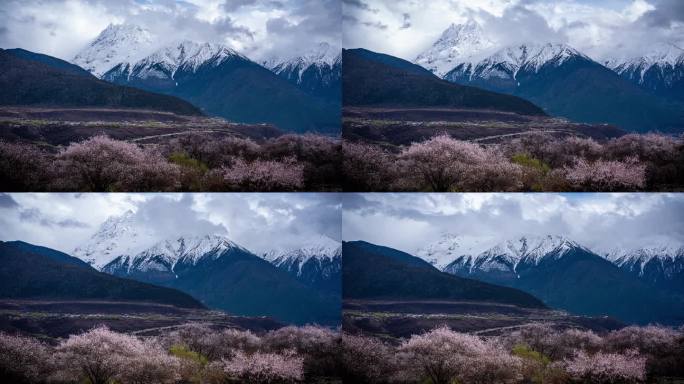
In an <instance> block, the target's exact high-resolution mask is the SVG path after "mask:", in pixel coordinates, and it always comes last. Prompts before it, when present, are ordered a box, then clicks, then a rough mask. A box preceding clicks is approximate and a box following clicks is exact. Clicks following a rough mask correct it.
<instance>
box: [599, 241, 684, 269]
mask: <svg viewBox="0 0 684 384" xmlns="http://www.w3.org/2000/svg"><path fill="white" fill-rule="evenodd" d="M602 255H603V256H604V257H605V258H606V259H607V260H608V261H611V262H613V263H614V264H615V265H617V266H618V267H620V266H622V265H623V264H625V263H635V262H636V263H639V264H641V265H642V267H643V265H645V264H646V263H648V262H649V261H651V260H652V259H661V260H665V259H669V260H674V259H677V258H684V245H683V244H676V243H671V244H662V245H657V246H646V247H643V248H636V249H635V248H613V249H611V250H609V251H606V252H602Z"/></svg>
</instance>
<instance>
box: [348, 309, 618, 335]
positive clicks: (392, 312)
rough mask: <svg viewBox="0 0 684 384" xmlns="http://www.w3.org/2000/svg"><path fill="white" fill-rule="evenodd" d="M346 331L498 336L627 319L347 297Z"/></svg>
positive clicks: (602, 326)
mask: <svg viewBox="0 0 684 384" xmlns="http://www.w3.org/2000/svg"><path fill="white" fill-rule="evenodd" d="M342 312H343V320H342V324H343V325H342V328H343V329H344V331H345V332H350V333H361V334H369V335H373V336H377V337H381V338H389V339H393V338H404V337H410V336H411V335H413V334H418V333H423V332H427V331H429V330H431V329H434V328H437V327H439V326H443V325H446V326H448V327H449V328H450V329H452V330H454V331H456V332H465V333H469V334H475V335H481V336H497V335H501V334H504V333H508V332H512V331H515V330H520V329H523V328H525V327H529V326H530V325H533V324H538V323H545V324H548V325H550V326H552V327H554V328H556V329H568V328H577V329H585V330H591V331H596V332H605V331H611V330H615V329H619V328H622V327H623V326H624V324H622V323H621V322H619V321H618V320H616V319H612V318H609V317H584V316H574V315H571V314H569V313H567V312H564V311H559V310H548V309H532V308H522V307H517V306H513V305H504V304H494V303H485V302H481V303H475V302H460V301H444V300H440V301H435V300H421V301H410V300H406V301H392V300H344V303H343V308H342Z"/></svg>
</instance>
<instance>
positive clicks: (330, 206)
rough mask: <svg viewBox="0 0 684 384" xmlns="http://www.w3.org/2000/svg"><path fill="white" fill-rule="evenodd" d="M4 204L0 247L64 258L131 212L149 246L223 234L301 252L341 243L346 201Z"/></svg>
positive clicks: (66, 198)
mask: <svg viewBox="0 0 684 384" xmlns="http://www.w3.org/2000/svg"><path fill="white" fill-rule="evenodd" d="M9 199H11V200H9ZM12 201H14V204H12V203H11V202H12ZM2 202H9V203H6V204H5V205H6V209H3V215H0V240H23V241H27V242H30V243H34V244H38V245H44V246H48V247H51V248H55V249H58V250H61V251H64V252H71V251H72V250H73V249H74V248H75V247H76V246H78V245H81V244H83V243H84V242H85V241H86V240H87V239H88V238H89V237H90V236H91V235H92V234H93V233H95V231H96V230H97V228H98V227H99V226H100V224H102V223H103V222H104V221H105V220H107V218H109V217H115V216H120V215H122V214H124V213H125V212H127V211H129V210H130V211H133V212H134V215H133V217H132V222H131V225H132V226H133V228H134V230H135V231H136V232H137V233H139V234H144V235H145V236H146V241H144V242H145V243H148V244H151V243H154V242H156V241H159V240H163V239H167V238H173V237H175V236H179V235H204V234H219V235H225V236H228V237H229V238H230V239H231V240H233V241H235V242H237V243H239V244H241V245H243V246H245V247H247V248H248V249H250V250H252V251H254V252H257V253H260V252H264V251H267V250H269V249H272V248H279V247H297V246H299V245H301V244H303V243H304V242H306V241H307V240H308V239H310V238H311V237H312V236H315V235H319V234H323V235H327V236H329V237H331V238H333V239H336V240H340V239H341V236H342V234H341V197H340V195H338V194H334V193H322V194H319V193H282V194H278V193H273V194H269V193H264V194H261V193H245V194H241V193H225V194H221V193H216V194H174V193H172V194H157V193H153V194H106V193H87V194H11V195H7V196H5V195H0V204H2Z"/></svg>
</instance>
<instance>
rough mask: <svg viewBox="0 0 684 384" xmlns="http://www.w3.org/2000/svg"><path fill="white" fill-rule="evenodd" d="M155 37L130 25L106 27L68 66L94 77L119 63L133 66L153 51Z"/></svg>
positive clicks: (143, 29)
mask: <svg viewBox="0 0 684 384" xmlns="http://www.w3.org/2000/svg"><path fill="white" fill-rule="evenodd" d="M155 40H156V37H155V36H154V35H153V34H152V33H151V32H150V31H149V30H147V29H145V28H142V27H140V26H138V25H133V24H110V25H109V26H107V28H105V29H104V30H103V31H102V32H100V34H99V35H98V36H97V38H95V40H93V42H92V43H90V44H89V45H88V46H86V47H85V48H84V49H83V50H81V51H80V52H79V53H78V54H77V55H76V56H75V57H74V58H73V60H72V62H73V63H74V64H76V65H78V66H80V67H82V68H84V69H86V70H88V71H90V72H91V73H92V74H93V75H95V76H97V77H101V76H102V75H103V74H104V73H105V72H107V71H109V70H110V69H111V68H112V67H114V66H116V65H118V64H120V63H134V62H136V61H138V60H140V59H141V58H143V57H145V56H146V55H148V54H149V53H150V52H151V51H152V50H154V49H155V47H154V42H155Z"/></svg>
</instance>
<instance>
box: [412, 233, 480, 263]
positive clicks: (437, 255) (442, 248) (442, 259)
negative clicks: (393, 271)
mask: <svg viewBox="0 0 684 384" xmlns="http://www.w3.org/2000/svg"><path fill="white" fill-rule="evenodd" d="M488 244H489V242H488V241H487V239H484V238H468V237H464V236H460V235H455V234H451V233H444V234H442V236H441V237H440V239H439V240H437V241H436V242H434V243H432V244H429V245H427V246H425V247H423V248H419V249H418V250H417V251H416V256H417V257H420V258H421V259H423V260H425V261H427V262H428V263H430V264H432V265H434V266H435V267H436V268H438V269H440V270H441V269H444V267H446V266H447V265H448V264H449V263H451V262H452V261H454V260H456V259H457V258H459V257H463V256H465V257H468V256H471V255H477V254H479V253H481V252H482V251H484V250H485V249H486V247H487V246H488Z"/></svg>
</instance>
